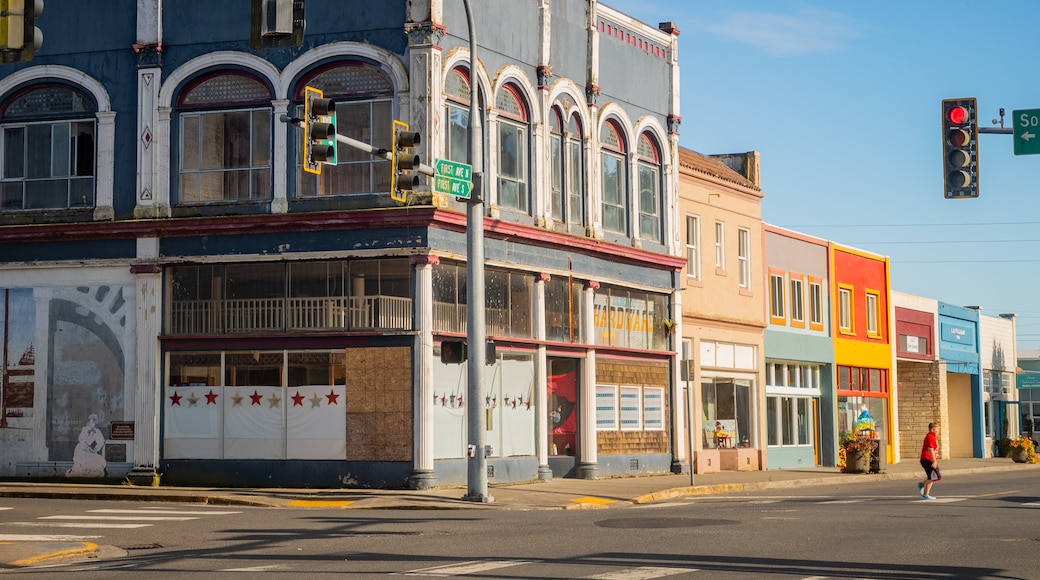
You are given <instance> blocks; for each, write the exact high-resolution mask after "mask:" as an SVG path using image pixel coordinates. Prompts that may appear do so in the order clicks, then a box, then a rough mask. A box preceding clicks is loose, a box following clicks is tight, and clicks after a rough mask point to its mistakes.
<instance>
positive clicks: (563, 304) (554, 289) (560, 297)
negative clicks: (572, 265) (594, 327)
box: [545, 277, 584, 342]
mask: <svg viewBox="0 0 1040 580" xmlns="http://www.w3.org/2000/svg"><path fill="white" fill-rule="evenodd" d="M583 296H584V293H583V292H582V283H581V281H578V280H574V279H572V278H563V277H555V278H552V279H550V280H549V281H548V282H546V283H545V339H546V340H551V341H556V342H584V337H583V336H582V332H581V329H582V324H581V312H582V308H581V305H582V298H583Z"/></svg>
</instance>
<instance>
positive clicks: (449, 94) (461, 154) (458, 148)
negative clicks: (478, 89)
mask: <svg viewBox="0 0 1040 580" xmlns="http://www.w3.org/2000/svg"><path fill="white" fill-rule="evenodd" d="M469 83H470V76H469V71H467V70H466V69H465V68H462V67H458V68H455V69H452V71H451V72H450V73H448V76H447V77H446V78H445V79H444V96H445V97H446V99H445V120H444V121H445V123H444V126H445V131H444V139H445V143H444V154H445V155H446V156H447V158H448V159H450V160H452V161H458V162H459V163H468V164H471V165H472V164H473V161H472V157H470V153H469V147H470V133H469V101H470V98H469V97H470V85H469ZM479 100H480V105H481V106H480V107H478V110H479V111H483V110H484V108H483V104H484V103H483V101H484V95H483V94H481V95H480V97H479ZM482 120H483V119H482ZM483 141H484V142H485V147H486V141H487V140H486V139H485V140H483Z"/></svg>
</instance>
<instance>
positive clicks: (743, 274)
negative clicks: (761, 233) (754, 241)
mask: <svg viewBox="0 0 1040 580" xmlns="http://www.w3.org/2000/svg"><path fill="white" fill-rule="evenodd" d="M737 265H738V266H739V268H740V270H739V286H740V287H741V288H743V289H745V290H750V289H751V230H748V229H747V228H738V229H737Z"/></svg>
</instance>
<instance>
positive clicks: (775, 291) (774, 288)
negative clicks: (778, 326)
mask: <svg viewBox="0 0 1040 580" xmlns="http://www.w3.org/2000/svg"><path fill="white" fill-rule="evenodd" d="M784 294H786V287H785V284H784V275H783V274H775V273H772V272H770V273H769V318H770V319H776V322H779V321H781V320H782V321H784V322H787V310H786V299H785V297H784Z"/></svg>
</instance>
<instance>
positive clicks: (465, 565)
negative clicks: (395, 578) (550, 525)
mask: <svg viewBox="0 0 1040 580" xmlns="http://www.w3.org/2000/svg"><path fill="white" fill-rule="evenodd" d="M537 561H538V560H476V561H473V562H461V563H458V564H447V565H445V566H434V567H433V568H420V569H418V570H409V571H407V572H398V574H399V575H402V576H461V575H463V574H475V573H477V572H487V571H488V570H497V569H499V568H510V567H512V566H520V565H522V564H531V563H534V562H537Z"/></svg>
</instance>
